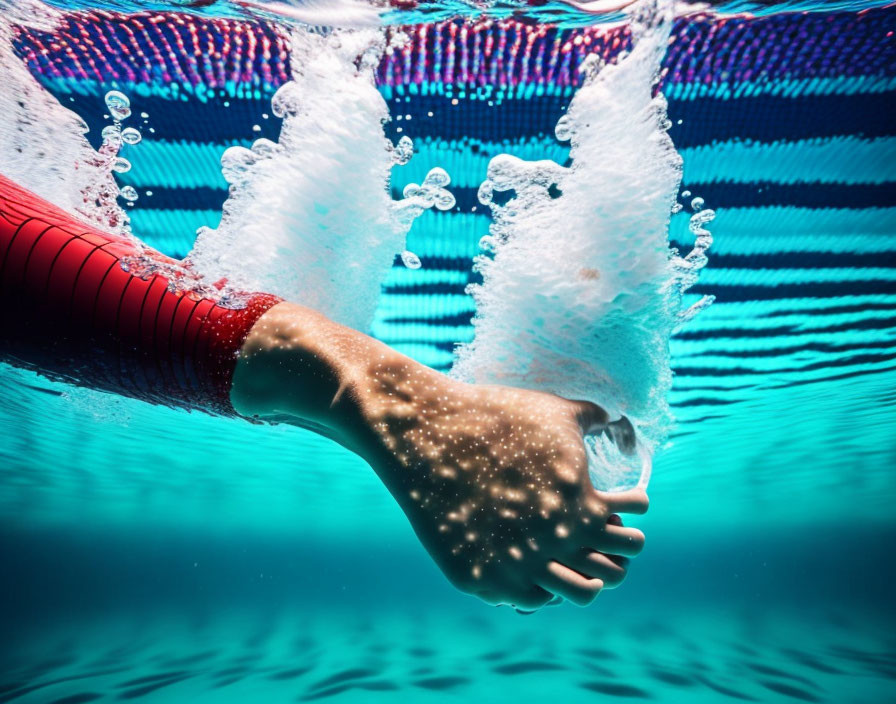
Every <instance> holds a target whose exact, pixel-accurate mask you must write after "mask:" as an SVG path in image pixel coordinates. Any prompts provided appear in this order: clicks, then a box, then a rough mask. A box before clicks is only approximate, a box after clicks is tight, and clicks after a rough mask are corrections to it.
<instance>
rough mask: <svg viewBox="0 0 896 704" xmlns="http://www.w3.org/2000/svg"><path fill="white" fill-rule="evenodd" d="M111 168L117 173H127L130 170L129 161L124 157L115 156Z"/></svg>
mask: <svg viewBox="0 0 896 704" xmlns="http://www.w3.org/2000/svg"><path fill="white" fill-rule="evenodd" d="M112 170H113V171H115V172H116V173H119V174H124V173H127V172H128V171H130V170H131V162H129V161H128V160H127V159H125V158H124V157H121V156H119V157H116V159H115V161H113V162H112Z"/></svg>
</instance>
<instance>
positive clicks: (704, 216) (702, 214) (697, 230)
mask: <svg viewBox="0 0 896 704" xmlns="http://www.w3.org/2000/svg"><path fill="white" fill-rule="evenodd" d="M695 200H699V201H700V203H699V204H697V206H696V207H695V208H694V209H695V210H697V211H698V212H696V213H694V214H693V215H691V219H690V221H689V222H688V229H689V230H690V231H691V232H692V233H693V234H695V235H701V234H702V233H703V232H705V231H706V230H705V229H704V228H705V227H706V225H708V224H709V223H711V222H712V221H713V220H714V219H715V217H716V211H715V210H712V209H710V208H707V209H706V210H701V208H702V206H703V199H702V198H695Z"/></svg>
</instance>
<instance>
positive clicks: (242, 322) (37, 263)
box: [0, 175, 282, 415]
mask: <svg viewBox="0 0 896 704" xmlns="http://www.w3.org/2000/svg"><path fill="white" fill-rule="evenodd" d="M137 255H139V256H141V257H142V258H143V259H144V260H145V259H146V257H147V256H149V257H151V258H152V259H153V260H155V261H157V262H158V263H159V264H162V265H165V264H167V265H176V262H174V261H173V260H171V259H169V258H167V257H165V256H164V255H162V254H160V253H158V252H155V251H153V250H149V249H145V248H144V249H140V248H138V246H137V245H136V244H135V243H134V242H133V241H131V240H130V239H128V238H126V237H123V236H119V235H114V234H109V233H105V232H102V231H101V230H99V229H98V228H97V227H95V226H92V225H88V224H85V223H83V222H81V221H79V220H78V219H77V218H75V217H73V216H71V215H69V214H68V213H66V212H64V211H63V210H61V209H60V208H57V207H56V206H54V205H52V204H50V203H48V202H47V201H45V200H43V199H42V198H40V197H38V196H36V195H34V194H33V193H30V192H29V191H27V190H25V189H24V188H21V187H20V186H18V185H16V184H15V183H13V182H12V181H10V180H9V179H7V178H5V177H4V176H2V175H0V361H3V362H7V363H9V364H12V365H14V366H18V367H26V368H29V369H33V370H35V371H37V372H40V373H41V374H44V375H45V376H48V377H50V378H54V379H60V380H63V381H67V382H70V383H75V384H78V385H79V386H89V387H92V388H97V389H102V390H106V391H112V392H115V393H118V394H123V395H125V396H132V397H135V398H139V399H142V400H144V401H148V402H150V403H156V404H163V405H167V406H176V407H182V408H188V409H197V410H203V411H206V412H209V413H215V414H223V415H233V414H234V410H233V407H232V406H231V404H230V386H231V382H232V379H233V371H234V369H235V367H236V360H237V355H238V353H239V350H240V347H241V346H242V344H243V342H244V341H245V339H246V336H247V335H248V334H249V330H250V329H251V328H252V326H253V325H254V324H255V322H256V321H257V320H258V319H259V318H260V317H261V316H262V315H263V314H264V313H265V312H266V311H268V310H269V309H270V308H271V307H273V306H274V305H276V304H277V303H279V302H280V301H281V300H282V299H280V298H278V297H277V296H272V295H269V294H251V295H249V296H248V297H247V298H248V302H247V304H246V306H245V307H244V308H228V307H225V306H223V305H220V304H219V303H216V302H215V301H213V300H210V299H209V298H207V297H203V296H202V295H201V294H199V293H197V292H195V291H190V290H187V291H182V290H177V291H172V290H171V287H170V286H169V279H168V278H166V277H165V276H164V275H163V274H161V273H152V274H150V275H147V276H145V277H141V276H137V275H134V274H132V273H129V272H128V271H126V270H125V269H126V268H127V267H126V266H125V267H123V266H122V259H124V258H126V257H133V256H137Z"/></svg>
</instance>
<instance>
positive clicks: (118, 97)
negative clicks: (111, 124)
mask: <svg viewBox="0 0 896 704" xmlns="http://www.w3.org/2000/svg"><path fill="white" fill-rule="evenodd" d="M106 107H107V108H108V109H109V114H110V115H111V116H112V119H113V120H115V121H121V120H125V119H127V118H128V117H130V116H131V101H130V98H128V96H126V95H125V94H124V93H122V92H121V91H119V90H110V91H109V92H108V93H106Z"/></svg>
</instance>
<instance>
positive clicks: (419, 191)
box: [403, 166, 457, 210]
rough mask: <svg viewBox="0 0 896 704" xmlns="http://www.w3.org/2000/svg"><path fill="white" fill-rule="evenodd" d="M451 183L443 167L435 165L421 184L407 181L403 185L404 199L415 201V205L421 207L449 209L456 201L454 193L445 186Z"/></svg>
mask: <svg viewBox="0 0 896 704" xmlns="http://www.w3.org/2000/svg"><path fill="white" fill-rule="evenodd" d="M449 183H451V177H450V176H449V175H448V172H447V171H445V169H443V168H441V167H439V166H436V167H434V168H433V169H430V171H429V173H428V174H426V178H425V179H423V183H422V184H419V185H418V184H416V183H409V184H408V185H407V186H405V187H404V191H403V195H404V197H405V198H406V199H409V200H412V201H415V205H418V206H422V207H423V208H432V207H433V206H435V207H436V209H438V210H450V209H451V208H453V207H454V206H455V203H456V202H457V201H456V200H455V198H454V194H453V193H452V192H451V191H449V190H447V189H446V188H445V186H447V185H448V184H449Z"/></svg>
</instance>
